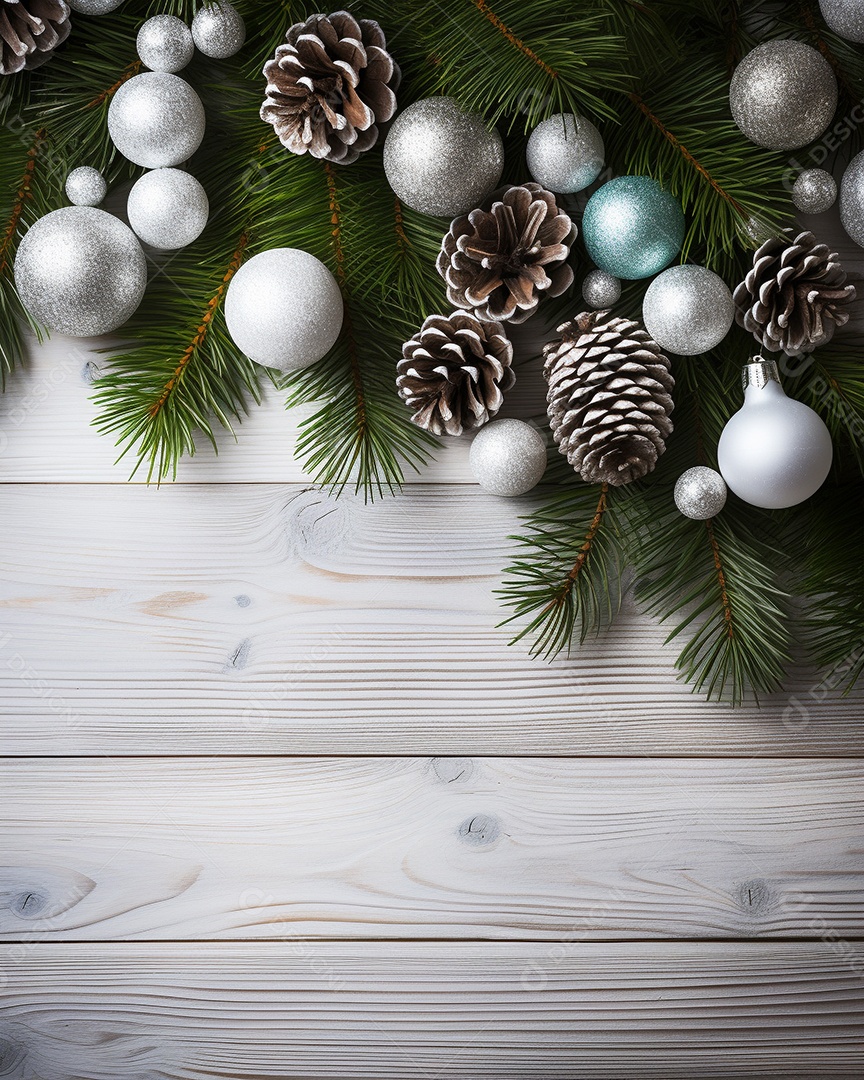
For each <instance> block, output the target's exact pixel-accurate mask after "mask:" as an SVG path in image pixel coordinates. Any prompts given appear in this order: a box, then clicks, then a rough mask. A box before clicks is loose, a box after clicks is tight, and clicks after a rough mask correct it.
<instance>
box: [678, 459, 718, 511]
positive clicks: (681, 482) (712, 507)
mask: <svg viewBox="0 0 864 1080" xmlns="http://www.w3.org/2000/svg"><path fill="white" fill-rule="evenodd" d="M675 505H676V506H677V507H678V509H679V510H680V511H681V513H682V514H683V515H684V517H688V518H693V520H694V521H707V520H708V518H712V517H716V516H717V514H719V513H720V511H721V510H722V509H723V507H724V506H725V505H726V482H725V480H724V479H723V477H722V476H721V475H720V473H719V472H715V471H714V469H706V468H705V466H704V465H697V466H696V467H695V468H693V469H688V470H687V472H685V473H682V474H681V475H680V476H679V477H678V480H677V481H676V483H675Z"/></svg>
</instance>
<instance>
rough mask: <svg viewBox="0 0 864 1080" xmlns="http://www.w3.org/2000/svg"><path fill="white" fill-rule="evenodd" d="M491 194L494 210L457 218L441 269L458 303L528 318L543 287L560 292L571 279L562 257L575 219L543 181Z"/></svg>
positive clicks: (493, 318)
mask: <svg viewBox="0 0 864 1080" xmlns="http://www.w3.org/2000/svg"><path fill="white" fill-rule="evenodd" d="M490 201H491V206H490V209H487V210H484V209H482V208H480V209H478V210H472V211H471V213H470V214H468V215H466V216H463V217H458V218H456V219H455V220H454V222H453V224H452V225H451V226H450V231H449V232H448V233H447V235H446V236H445V237H444V240H443V242H442V244H441V252H440V254H439V255H438V273H439V274H440V275H441V277H443V278H444V280H445V281H446V282H447V299H448V300H449V301H450V303H451V304H454V305H455V306H456V307H461V308H468V309H473V311H474V314H475V315H476V316H477V318H478V319H486V320H488V321H490V322H497V321H498V320H499V319H500V320H505V319H507V320H509V321H510V322H513V323H521V322H525V320H526V319H527V318H529V317H530V316H531V315H533V314H534V311H535V309H536V307H537V304H538V303H539V302H540V297H541V295H542V294H543V293H544V292H546V293H548V294H549V296H560V294H561V293H562V292H564V290H565V289H566V288H567V286H568V285H569V284H570V282H571V281H572V280H573V270H572V269H571V267H570V266H568V265H567V263H566V261H565V260H566V259H567V256H568V255H569V254H570V245H571V244H572V243H573V241H574V240H575V239H576V226H575V225H574V224H573V222H572V221H571V220H570V218H569V217H568V215H567V214H565V213H564V211H563V210H559V209H558V205H557V203H556V202H555V196H554V195H553V194H552V193H551V192H549V191H546V190H545V189H544V188H542V187H541V186H540V184H523V185H522V187H510V188H507V189H506V190H503V192H502V191H498V192H495V194H494V195H493V196H492V198H491V200H490ZM486 205H487V206H489V205H490V204H489V203H487V204H486Z"/></svg>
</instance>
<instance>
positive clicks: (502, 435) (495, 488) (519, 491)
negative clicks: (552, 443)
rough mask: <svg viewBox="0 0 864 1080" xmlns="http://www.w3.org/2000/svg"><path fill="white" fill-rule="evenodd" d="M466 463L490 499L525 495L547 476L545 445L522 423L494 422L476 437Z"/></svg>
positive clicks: (535, 430) (528, 425)
mask: <svg viewBox="0 0 864 1080" xmlns="http://www.w3.org/2000/svg"><path fill="white" fill-rule="evenodd" d="M469 462H470V465H471V472H472V473H473V474H474V479H475V480H476V481H477V483H478V484H479V485H480V487H481V488H483V490H484V491H488V492H489V494H490V495H506V496H508V497H509V496H513V495H524V494H525V492H526V491H530V490H531V488H533V487H536V486H537V484H539V483H540V480H541V479H542V477H543V473H544V472H546V443H545V441H544V439H543V436H542V435H541V434H540V432H539V431H537V429H536V428H533V427H531V425H530V424H526V423H525V422H524V420H493V421H492V422H491V423H489V424H486V425H485V426H484V427H482V428H480V430H479V431H478V432H477V434H476V435H475V437H474V441H473V442H472V443H471V453H470V455H469Z"/></svg>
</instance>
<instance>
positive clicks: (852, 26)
mask: <svg viewBox="0 0 864 1080" xmlns="http://www.w3.org/2000/svg"><path fill="white" fill-rule="evenodd" d="M819 10H820V11H821V13H822V18H823V19H824V20H825V22H826V24H827V26H828V27H829V28H830V29H831V30H833V31H834V33H835V34H836V35H837V36H838V37H842V38H846V40H847V41H864V0H819Z"/></svg>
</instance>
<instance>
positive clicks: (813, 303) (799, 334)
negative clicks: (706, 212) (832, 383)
mask: <svg viewBox="0 0 864 1080" xmlns="http://www.w3.org/2000/svg"><path fill="white" fill-rule="evenodd" d="M733 299H734V300H735V319H736V320H737V322H738V325H739V326H743V327H744V329H745V330H749V331H750V333H751V334H752V335H753V337H755V338H756V340H757V341H758V342H759V343H760V344H761V345H763V346H764V347H765V348H766V349H768V350H770V351H771V352H780V351H781V350H782V351H783V352H786V353H791V354H795V353H802V352H812V351H813V350H814V349H816V348H818V347H819V346H820V345H824V344H825V343H826V342H827V341H830V340H831V338H832V337H833V336H834V330H835V329H836V327H838V326H844V325H845V324H846V323H847V322H848V321H849V312H848V311H847V310H845V306H846V305H847V304H849V303H851V302H852V301H853V300H854V299H855V286H854V285H847V284H846V273H845V271H844V270H843V267H842V266H841V265H840V263H839V261H838V259H837V253H836V252H834V251H830V250H829V248H828V247H827V246H826V245H825V244H817V243H816V240H815V238H814V236H813V234H812V233H809V232H802V233H799V234H798V236H796V237H795V239H794V240H791V239H786V238H778V237H772V238H771V239H770V240H766V241H765V243H764V244H763V245H762V246H761V247H760V248H759V250H758V251H757V252H756V253H755V254H754V256H753V269H752V270H751V271H750V272H749V273H748V275H747V277H746V278H745V279H744V280H743V281H742V282H741V284H740V285H739V286H738V288H737V289H736V290H735V292H734V294H733Z"/></svg>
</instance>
